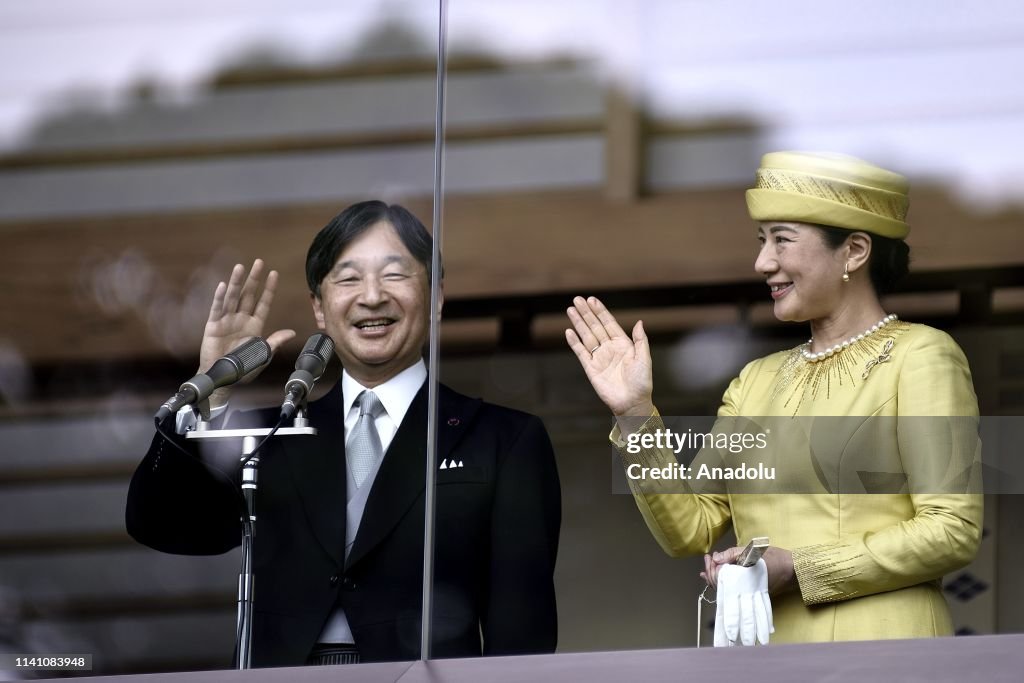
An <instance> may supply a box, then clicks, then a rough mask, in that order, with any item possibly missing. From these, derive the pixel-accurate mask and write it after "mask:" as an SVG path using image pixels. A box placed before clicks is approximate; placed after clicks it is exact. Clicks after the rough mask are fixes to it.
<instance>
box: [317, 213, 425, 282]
mask: <svg viewBox="0 0 1024 683" xmlns="http://www.w3.org/2000/svg"><path fill="white" fill-rule="evenodd" d="M381 221H386V222H388V223H390V224H391V226H392V227H393V228H394V229H395V233H396V234H397V235H398V239H400V240H402V244H404V245H405V248H406V249H408V250H409V253H410V254H412V255H413V258H415V259H416V260H417V261H419V262H420V263H422V264H423V267H424V268H426V270H427V282H430V260H431V248H432V245H433V240H432V238H431V236H430V232H428V231H427V229H426V227H424V225H423V223H420V221H419V219H418V218H416V216H414V215H412V213H411V212H410V211H409V210H408V209H406V208H405V207H404V206H400V205H398V204H385V203H384V202H382V201H379V200H371V201H367V202H359V203H358V204H353V205H352V206H350V207H348V208H347V209H345V210H344V211H342V212H341V213H339V214H338V215H337V216H335V217H334V218H332V219H331V222H330V223H328V224H327V225H325V226H324V227H323V229H322V230H321V231H320V232H318V233H317V235H316V237H314V238H313V243H312V244H310V245H309V251H308V252H307V253H306V283H307V284H308V285H309V291H311V292H312V293H313V296H315V297H317V298H320V283H321V282H323V281H324V278H325V277H327V274H328V273H330V272H331V269H332V268H334V262H335V261H337V260H338V255H339V254H341V252H342V251H344V249H345V247H347V246H348V245H349V244H351V243H352V241H353V240H355V239H356V238H357V237H359V236H360V235H361V234H363V233H364V232H366V231H367V230H369V229H370V228H371V227H373V226H374V225H376V224H377V223H379V222H381ZM441 275H442V277H443V276H444V272H443V270H442V273H441Z"/></svg>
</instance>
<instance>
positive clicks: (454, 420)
mask: <svg viewBox="0 0 1024 683" xmlns="http://www.w3.org/2000/svg"><path fill="white" fill-rule="evenodd" d="M459 422H461V420H460V419H459V418H457V417H449V418H448V426H449V427H458V426H459Z"/></svg>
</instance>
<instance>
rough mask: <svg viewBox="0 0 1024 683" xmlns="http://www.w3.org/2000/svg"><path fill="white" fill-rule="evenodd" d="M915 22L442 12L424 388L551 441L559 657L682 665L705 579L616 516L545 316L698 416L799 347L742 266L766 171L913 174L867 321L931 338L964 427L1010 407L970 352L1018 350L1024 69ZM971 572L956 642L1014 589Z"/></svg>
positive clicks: (509, 5)
mask: <svg viewBox="0 0 1024 683" xmlns="http://www.w3.org/2000/svg"><path fill="white" fill-rule="evenodd" d="M922 11H923V6H921V5H920V4H919V3H909V4H905V5H901V6H900V7H899V8H895V9H894V8H892V7H891V4H885V3H881V2H871V3H868V5H867V6H864V7H863V8H862V11H858V12H857V13H855V14H853V15H851V14H849V13H848V12H846V11H845V10H844V9H840V8H839V6H836V7H831V8H830V7H828V6H823V5H822V4H821V3H811V2H790V3H782V4H781V5H780V4H777V3H776V4H772V5H763V6H756V7H755V6H751V5H750V4H748V3H716V2H710V1H708V2H674V1H673V2H666V1H659V0H647V1H644V2H635V3H612V2H599V3H595V2H559V3H550V2H521V1H516V2H459V3H453V4H452V7H451V9H450V16H449V25H450V37H449V40H450V49H451V54H450V57H449V62H448V70H447V73H448V108H447V111H446V121H447V127H446V152H447V156H446V163H447V166H446V175H445V190H446V194H445V200H444V212H445V213H444V216H445V244H444V248H445V264H446V285H445V295H446V305H445V317H444V320H445V322H444V333H443V344H444V359H443V360H444V365H443V369H442V375H443V376H442V380H443V381H444V382H445V383H447V384H450V385H451V386H452V387H453V388H455V389H458V390H460V391H463V392H465V393H468V394H471V395H477V396H482V397H483V398H484V399H485V400H487V401H491V402H494V403H497V404H501V405H506V406H512V407H515V408H518V409H521V410H524V411H526V412H529V413H532V414H535V415H538V416H540V417H541V418H542V419H543V420H544V423H545V424H546V427H547V431H548V433H549V434H550V436H551V438H552V440H553V443H554V446H555V452H556V458H557V463H558V468H559V473H560V476H561V487H562V503H563V509H562V512H563V517H562V525H561V542H560V548H559V552H558V563H557V568H556V571H555V585H556V593H557V603H558V623H559V634H558V650H559V651H578V650H604V649H616V648H649V647H684V646H692V645H693V644H694V643H695V642H696V636H697V634H696V632H695V625H694V624H695V621H696V620H697V617H696V613H695V609H694V602H695V599H696V596H697V595H698V593H699V592H700V591H701V590H702V587H703V585H704V582H703V580H702V579H700V578H699V576H698V574H699V572H700V571H702V569H703V561H702V560H701V558H699V557H688V558H684V559H671V558H669V557H667V556H666V555H665V554H664V553H663V552H662V551H661V549H660V548H659V547H658V545H657V544H656V543H655V542H654V539H653V538H652V536H651V534H650V533H649V532H648V530H647V529H646V526H645V524H644V523H643V520H642V518H641V517H640V515H638V514H637V510H636V506H635V505H634V503H633V501H632V499H631V497H630V496H626V495H613V493H612V484H613V477H612V474H613V472H612V471H610V470H609V464H608V463H609V456H610V448H609V444H608V441H607V438H608V431H609V429H610V428H611V426H612V420H611V419H610V417H611V416H610V412H611V411H610V410H609V409H608V408H606V407H605V406H604V405H603V404H602V403H601V402H600V401H599V400H598V399H597V398H596V396H595V393H594V391H593V389H592V388H591V387H590V384H589V382H587V380H586V378H585V377H584V374H583V371H582V370H581V368H580V363H579V362H578V361H577V360H576V358H575V357H574V355H573V354H572V353H571V352H570V351H569V349H568V348H567V347H566V344H565V338H564V331H565V328H566V326H567V324H568V323H567V319H566V316H565V309H566V307H567V306H569V305H571V302H572V297H573V296H574V295H588V294H594V295H599V296H601V297H602V299H603V300H604V301H605V302H607V303H608V305H609V307H610V308H611V309H612V311H613V313H614V314H615V315H616V316H617V318H618V320H619V322H620V323H621V324H622V326H623V327H624V328H625V329H626V331H627V332H628V331H629V330H630V328H631V327H632V325H633V324H634V323H635V322H636V321H637V320H640V319H642V320H643V321H644V324H645V329H646V331H647V333H648V334H649V335H650V339H651V343H652V353H653V361H654V362H653V367H654V382H655V403H656V405H657V406H658V407H659V409H660V410H661V412H662V413H663V414H665V415H678V416H686V415H692V416H713V415H714V414H715V411H716V410H717V409H718V407H719V405H720V402H721V399H722V395H723V392H724V390H725V388H726V387H727V386H728V384H729V382H730V380H731V379H732V378H734V377H735V376H736V375H737V373H738V372H739V371H740V369H742V368H743V366H744V365H745V364H746V363H748V362H749V361H751V360H753V359H756V358H758V357H761V356H764V355H766V354H768V353H771V352H774V351H777V350H781V349H788V348H792V347H794V346H796V345H797V344H800V343H802V342H803V341H805V340H806V339H807V336H808V326H807V325H801V324H781V323H779V322H778V321H777V320H776V318H775V316H774V315H773V311H772V303H771V298H770V297H769V296H768V292H767V291H766V289H765V277H764V276H763V275H762V274H759V273H758V272H757V271H755V269H754V261H755V258H757V249H758V243H757V241H756V225H755V224H754V223H753V222H752V221H751V219H750V217H749V215H748V213H747V210H746V206H745V201H744V191H745V190H746V189H748V188H750V187H752V186H753V182H754V177H755V171H756V169H757V168H758V165H759V162H760V159H761V157H762V155H764V154H765V153H767V152H771V151H776V150H786V149H804V150H826V151H835V152H841V153H845V154H849V155H853V156H856V157H862V158H864V159H867V160H870V161H872V162H874V163H875V164H878V165H881V166H883V167H885V168H891V169H893V170H896V171H899V172H900V173H903V174H904V175H906V176H908V177H909V179H910V181H911V185H912V190H911V200H912V201H911V205H912V209H911V211H910V217H909V221H910V224H911V226H912V233H911V235H910V237H909V240H908V243H909V244H910V246H911V250H912V257H913V270H912V274H911V276H910V277H909V278H907V279H906V280H905V282H904V283H903V288H902V289H901V290H899V293H897V294H894V295H891V296H889V297H886V298H884V299H883V301H882V303H883V305H884V307H885V308H886V310H887V311H894V312H896V313H898V314H899V315H900V316H901V318H904V319H908V320H914V321H921V322H926V323H930V324H933V325H934V326H936V327H940V328H942V329H944V330H947V331H949V332H950V333H952V334H953V336H954V337H955V339H956V340H957V341H958V342H959V344H960V345H961V346H962V347H963V348H964V350H965V351H966V353H967V355H968V357H969V359H970V361H971V364H972V368H973V372H974V375H975V381H974V384H975V387H976V391H977V393H978V396H979V401H980V403H981V409H982V411H983V412H984V411H990V412H999V411H1013V410H1015V409H1016V407H1017V404H1016V403H1014V402H1013V401H1014V397H1015V396H1017V395H1019V392H1016V391H1015V390H1014V389H1013V386H1014V385H1012V383H1011V384H1007V382H1010V381H1011V380H1009V379H1007V378H1005V377H1004V376H1003V375H1002V374H1001V372H1000V370H999V369H998V364H997V363H996V362H995V361H993V360H992V355H991V353H987V352H986V351H985V350H984V349H985V347H986V344H989V345H994V347H995V348H998V349H1000V353H999V354H998V357H999V359H1000V361H999V362H1001V363H1010V364H1012V361H1013V358H1015V357H1016V355H1017V354H1016V352H1015V351H1014V350H1013V349H1014V348H1016V346H1015V344H1016V342H1012V343H1011V342H1010V341H1008V340H1009V339H1010V338H1014V339H1019V338H1020V328H1019V326H1017V327H1013V326H1010V327H1005V326H1004V325H1009V324H1010V323H1012V322H1013V320H1012V316H1003V314H1005V313H1011V314H1012V315H1019V313H1020V310H1021V300H1020V291H1019V288H1018V287H1016V286H1015V285H1013V281H1014V278H1019V277H1020V275H1021V274H1020V270H1019V266H1020V259H1019V258H1017V257H1016V256H1014V257H1010V258H1009V260H1008V257H1007V254H1011V253H1012V254H1015V255H1016V254H1019V253H1020V248H1019V233H1018V228H1019V225H1018V224H1019V222H1020V216H1019V211H1017V209H1016V208H1015V207H1016V206H1017V205H1018V204H1019V201H1020V188H1019V187H1018V186H1017V185H1016V184H1015V183H1013V182H1012V181H1008V180H1007V179H1008V178H1015V177H1017V176H1018V175H1019V165H1020V163H1019V157H1020V144H1019V143H1017V142H1016V141H1017V140H1020V139H1022V133H1024V130H1022V127H1024V116H1022V115H1021V108H1020V106H1019V102H1018V100H1019V98H1018V96H1017V94H1015V91H1014V90H1013V89H1012V88H1009V89H1008V88H1007V87H1006V85H1005V84H1006V83H1010V82H1013V80H1014V79H1013V75H1014V74H1015V73H1016V71H1017V70H1019V69H1020V67H1021V65H1022V64H1024V41H1022V40H1021V38H1020V30H1019V29H1020V18H1019V17H1018V16H1017V15H1016V14H1015V13H1014V12H1013V11H1011V10H1010V9H1009V6H1006V7H1003V8H1002V9H997V8H992V11H990V12H985V13H978V12H974V11H971V10H969V9H967V8H963V7H959V6H953V5H950V4H944V5H943V6H942V7H941V8H939V9H936V8H934V7H932V6H931V5H929V10H928V17H929V19H928V21H927V22H925V23H923V24H922V22H921V21H920V18H921V12H922ZM893 12H895V13H896V14H893ZM883 16H884V17H885V20H884V21H882V20H880V17H883ZM907 25H913V26H915V27H916V29H915V33H914V36H913V37H910V36H908V35H907V34H906V33H905V32H904V31H902V30H900V29H899V28H897V27H900V26H907ZM968 226H969V227H968ZM1009 263H1012V264H1015V265H1014V267H1013V268H1012V269H1010V270H1000V268H1002V267H1003V266H1006V265H1007V264H1009ZM1003 277H1006V278H1008V279H1007V280H1002V279H1001V278H1003ZM968 281H969V282H971V283H972V284H970V285H967V284H966V282H968ZM968 291H973V292H975V294H974V295H971V294H970V293H968ZM1000 316H1003V317H1000ZM972 321H973V322H972ZM968 324H974V325H977V326H979V327H980V329H971V330H970V331H968V330H967V329H965V326H966V325H968ZM588 351H589V350H588ZM1007 367H1009V366H1007ZM612 466H613V467H617V468H618V469H617V472H618V475H617V476H620V477H621V467H620V466H618V465H616V464H615V463H613V464H612ZM1004 505H1005V503H1004ZM994 518H995V515H994V514H990V515H988V516H987V517H986V520H991V519H994ZM996 524H997V522H993V523H992V526H990V527H989V529H988V531H989V532H991V533H995V528H996V527H995V525H996ZM1013 534H1014V532H1012V531H1009V530H1007V529H1006V527H1005V525H1004V527H1003V531H1002V532H1001V536H1002V537H1003V538H1009V537H1010V536H1012V535H1013ZM733 543H735V539H734V538H732V537H731V536H730V535H728V534H727V535H726V536H725V537H723V538H722V540H721V541H720V542H719V544H718V546H716V547H723V548H724V547H728V546H730V545H732V544H733ZM994 566H995V555H994V551H993V550H992V549H991V548H990V547H989V546H988V545H986V544H983V545H982V549H981V551H980V554H979V555H978V559H977V561H976V562H975V564H973V565H971V566H970V567H969V568H968V570H967V571H968V572H969V573H970V574H971V575H972V576H975V577H977V578H978V580H979V581H981V582H982V583H987V584H989V585H993V586H995V588H994V589H993V592H990V593H987V595H981V596H980V597H978V598H976V600H975V602H973V603H972V605H971V606H969V607H968V608H967V609H964V608H963V606H962V605H960V604H959V601H957V600H953V601H952V602H955V603H957V604H954V605H953V620H954V623H955V624H956V627H957V628H965V629H970V630H971V631H973V632H992V631H993V630H994V629H995V612H994V610H993V607H992V605H993V604H994V603H992V602H988V603H986V602H985V601H986V600H989V601H991V600H992V598H991V596H992V594H993V593H998V591H1004V592H1005V591H1010V590H1014V589H1013V586H1012V585H1010V584H1009V583H1005V582H1006V581H1009V579H1003V580H1001V581H1003V582H1004V583H996V579H995V573H994ZM990 579H991V580H990ZM983 593H984V592H983ZM1006 594H1008V593H1006ZM978 605H981V607H978ZM710 609H713V608H710ZM971 610H975V611H973V612H972V611H971ZM978 610H980V611H978ZM703 616H704V619H703V621H704V623H705V625H708V624H711V623H712V618H713V614H709V613H708V610H707V609H705V611H704V615H703ZM1015 628H1024V625H1019V626H1017V627H1015ZM710 635H711V634H710V631H706V632H705V634H704V638H705V640H704V642H705V643H707V642H710V640H709V638H710Z"/></svg>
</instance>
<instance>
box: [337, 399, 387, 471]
mask: <svg viewBox="0 0 1024 683" xmlns="http://www.w3.org/2000/svg"><path fill="white" fill-rule="evenodd" d="M356 401H357V402H358V403H359V419H358V420H356V425H355V427H353V428H352V434H351V435H349V439H348V445H347V446H346V447H345V451H346V453H347V454H348V466H349V468H350V469H351V471H352V479H353V480H354V481H355V483H356V488H360V487H362V485H363V482H365V481H366V477H368V476H369V475H370V472H372V471H373V468H374V467H375V466H376V465H377V461H378V460H380V458H381V456H382V455H384V449H383V448H382V447H381V445H380V434H378V433H377V427H376V425H375V424H374V418H376V417H377V416H378V415H380V414H381V412H383V410H384V406H383V405H381V402H380V399H379V398H377V394H375V393H373V392H372V391H369V390H367V391H364V392H363V393H361V394H359V398H357V399H356Z"/></svg>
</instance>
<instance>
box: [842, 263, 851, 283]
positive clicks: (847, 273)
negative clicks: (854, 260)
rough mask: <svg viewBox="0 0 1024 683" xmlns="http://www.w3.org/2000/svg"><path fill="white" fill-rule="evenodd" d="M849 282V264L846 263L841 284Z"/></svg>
mask: <svg viewBox="0 0 1024 683" xmlns="http://www.w3.org/2000/svg"><path fill="white" fill-rule="evenodd" d="M849 281H850V264H849V263H847V264H846V265H845V266H843V282H849Z"/></svg>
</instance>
